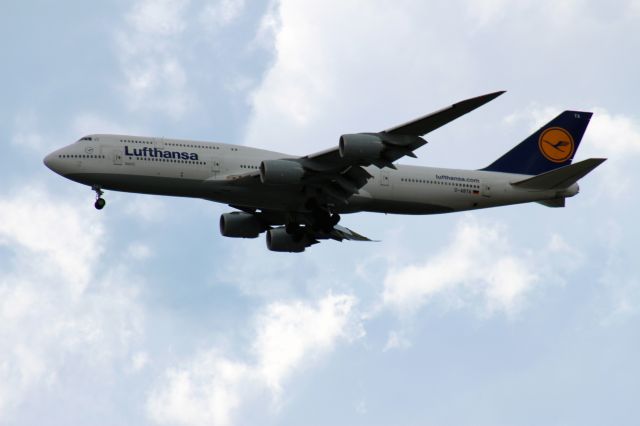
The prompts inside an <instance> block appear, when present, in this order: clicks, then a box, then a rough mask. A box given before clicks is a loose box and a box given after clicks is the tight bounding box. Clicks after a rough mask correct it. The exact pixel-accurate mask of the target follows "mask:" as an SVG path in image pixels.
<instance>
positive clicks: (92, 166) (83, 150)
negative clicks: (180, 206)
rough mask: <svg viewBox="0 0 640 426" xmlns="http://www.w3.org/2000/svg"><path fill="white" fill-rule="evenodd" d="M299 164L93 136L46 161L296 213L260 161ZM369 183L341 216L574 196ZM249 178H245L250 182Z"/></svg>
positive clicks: (436, 177) (246, 152)
mask: <svg viewBox="0 0 640 426" xmlns="http://www.w3.org/2000/svg"><path fill="white" fill-rule="evenodd" d="M281 158H294V157H293V156H290V155H286V154H281V153H278V152H273V151H267V150H262V149H256V148H249V147H245V146H239V145H230V144H223V143H210V142H198V141H189V140H179V139H164V138H147V137H136V136H125V135H91V136H88V137H85V138H83V139H81V140H80V141H78V142H75V143H73V144H71V145H69V146H66V147H64V148H62V149H59V150H57V151H55V152H53V153H51V154H50V155H48V156H47V157H46V159H45V163H46V164H47V166H48V167H49V168H51V169H52V170H54V171H55V172H57V173H59V174H60V175H62V176H64V177H67V178H69V179H71V180H74V181H77V182H80V183H83V184H86V185H91V186H95V187H98V188H101V189H110V190H117V191H125V192H136V193H146V194H157V195H171V196H183V197H196V198H203V199H207V200H211V201H217V202H221V203H226V204H230V205H232V206H239V207H247V208H256V209H269V210H279V211H296V210H297V209H299V208H300V203H301V202H302V200H301V197H300V195H299V191H296V190H295V188H292V189H291V190H290V191H283V188H282V186H278V185H273V186H269V185H265V184H262V183H261V182H260V179H259V178H256V179H238V177H239V176H243V175H247V174H251V173H253V174H257V172H258V167H259V166H260V163H261V161H263V160H270V159H281ZM367 171H368V172H369V173H370V174H371V176H372V178H371V179H369V181H368V182H367V184H366V185H365V186H364V187H362V188H361V189H360V191H359V192H358V193H357V194H356V195H354V196H352V197H351V198H350V199H349V203H348V204H347V205H346V206H341V207H336V211H337V212H341V213H351V212H357V211H372V212H383V213H400V214H433V213H447V212H453V211H463V210H472V209H481V208H487V207H494V206H502V205H508V204H518V203H525V202H531V201H544V200H550V199H555V198H559V197H568V196H573V195H575V194H576V193H577V192H578V186H577V185H576V184H574V185H572V186H571V187H569V188H568V189H564V190H562V191H560V192H559V191H557V190H551V191H549V190H545V191H540V190H530V189H523V188H518V187H514V186H512V185H511V183H513V182H516V181H520V180H522V179H524V178H526V176H525V175H518V174H508V173H497V172H487V171H481V170H456V169H442V168H432V167H417V166H402V165H399V166H397V170H393V169H388V168H384V169H379V168H377V167H374V166H370V167H368V168H367ZM245 177H246V176H245Z"/></svg>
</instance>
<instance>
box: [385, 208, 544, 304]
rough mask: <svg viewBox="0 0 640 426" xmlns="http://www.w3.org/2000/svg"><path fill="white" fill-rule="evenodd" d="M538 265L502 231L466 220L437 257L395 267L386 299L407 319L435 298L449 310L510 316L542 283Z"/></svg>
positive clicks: (466, 218)
mask: <svg viewBox="0 0 640 426" xmlns="http://www.w3.org/2000/svg"><path fill="white" fill-rule="evenodd" d="M536 266H537V265H536V264H535V262H534V259H533V256H532V255H531V254H530V253H528V252H527V251H525V250H520V251H516V250H514V248H513V247H512V244H511V242H510V241H509V239H508V237H507V232H506V230H505V229H504V228H501V227H500V226H496V225H484V224H481V223H479V222H477V221H476V220H474V219H473V218H472V217H471V216H466V217H465V219H463V220H461V221H460V222H459V224H458V226H457V228H456V231H455V233H454V236H453V239H452V241H451V243H450V244H449V245H447V246H446V247H444V248H442V249H441V250H439V252H438V253H435V254H432V255H430V256H429V258H427V259H426V260H424V261H422V262H418V263H415V264H411V265H406V266H396V267H393V268H391V269H390V270H389V271H388V273H387V275H386V277H385V281H384V292H383V296H382V299H383V303H384V305H386V306H388V307H390V308H392V309H394V310H396V311H397V312H399V313H401V314H403V315H405V314H412V313H414V312H416V311H417V310H418V309H420V308H421V307H422V306H424V305H425V304H427V303H429V302H430V301H432V300H434V299H436V298H439V299H438V300H442V301H443V302H444V304H445V306H446V307H448V308H461V307H465V306H472V307H473V305H474V304H477V303H479V304H481V305H482V307H481V310H482V311H483V312H484V313H488V314H490V313H492V312H496V311H502V312H505V313H507V314H512V313H514V312H516V311H517V310H518V309H519V308H520V306H521V304H522V301H523V300H522V299H523V297H524V296H525V294H526V293H527V292H528V291H530V289H531V288H532V287H533V285H534V284H535V283H536V282H537V281H538V280H539V279H540V277H539V275H538V272H537V271H538V268H537V267H536ZM478 300H479V302H478Z"/></svg>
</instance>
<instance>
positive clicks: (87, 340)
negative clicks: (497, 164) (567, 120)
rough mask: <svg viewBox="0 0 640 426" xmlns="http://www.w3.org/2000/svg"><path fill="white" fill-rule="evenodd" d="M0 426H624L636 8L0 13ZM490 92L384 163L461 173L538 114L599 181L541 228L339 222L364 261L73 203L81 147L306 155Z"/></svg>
mask: <svg viewBox="0 0 640 426" xmlns="http://www.w3.org/2000/svg"><path fill="white" fill-rule="evenodd" d="M0 24H1V25H0V34H1V35H2V37H0V47H1V51H2V53H3V58H4V60H3V67H2V69H1V70H0V78H1V79H2V81H3V82H4V84H3V96H2V101H0V135H1V138H0V140H1V141H2V142H1V143H2V148H3V155H2V156H1V157H0V170H2V172H1V173H2V181H3V185H2V187H1V188H0V424H18V425H20V424H40V423H42V422H43V421H46V422H47V423H48V424H69V423H71V424H79V423H91V424H105V425H113V424H150V425H153V424H160V425H165V424H167V425H173V424H176V425H203V424H216V425H236V424H240V425H242V424H256V423H260V424H291V425H299V424H311V425H325V424H344V425H347V424H348V425H354V424H363V425H365V424H366V425H389V424H408V425H418V424H419V425H429V424H434V425H435V424H438V425H441V424H456V425H466V424H469V425H471V424H473V425H514V424H516V425H538V424H558V425H560V424H563V425H564V424H567V425H573V424H581V425H584V424H587V425H589V424H593V425H601V424H622V425H624V424H635V423H637V418H638V408H637V402H638V396H637V395H638V390H639V389H638V382H639V380H640V369H639V368H638V364H637V359H638V354H639V353H640V340H639V338H640V335H639V334H638V329H639V325H640V319H639V316H638V315H639V313H640V266H639V264H638V262H637V252H638V250H637V241H638V240H639V239H640V232H639V231H638V226H637V213H636V212H637V210H638V207H639V206H638V201H637V197H635V181H636V180H638V179H640V172H638V168H637V166H636V164H637V162H638V160H640V115H639V113H638V108H637V99H638V95H639V94H640V92H639V90H638V85H637V75H638V69H639V62H638V58H637V55H636V54H635V53H636V52H638V51H640V33H638V30H637V28H638V26H639V24H640V3H639V2H638V1H637V0H626V1H623V0H620V1H614V2H607V3H606V4H605V3H603V2H596V1H580V0H570V1H565V2H552V1H529V0H523V1H518V2H510V1H506V0H491V1H482V2H480V1H470V0H455V1H450V2H420V1H411V0H403V1H399V2H394V3H393V4H391V3H388V2H382V1H370V2H366V3H363V2H345V1H327V2H322V3H319V2H308V1H289V0H281V1H279V2H278V1H269V2H257V1H256V2H246V1H243V0H220V1H211V2H205V1H196V0H159V1H151V0H135V1H130V2H125V1H111V2H99V3H91V4H89V3H87V2H79V1H67V2H62V3H60V2H53V1H45V0H40V1H32V2H4V3H3V4H2V5H0ZM502 89H506V90H508V93H507V94H506V95H504V96H502V97H500V98H499V99H497V100H495V101H494V102H492V103H491V104H489V105H487V106H485V107H483V108H481V109H480V110H478V111H475V112H473V113H472V114H470V115H468V116H465V117H463V118H461V119H460V120H458V121H456V122H455V123H452V124H450V125H449V126H447V127H445V128H442V129H439V130H437V131H436V132H433V133H432V134H430V135H427V138H426V139H427V140H428V141H429V142H430V143H429V144H428V145H427V146H425V147H423V148H421V149H420V150H419V151H418V152H417V154H418V157H419V158H418V159H415V160H414V159H408V160H404V161H403V163H408V164H418V165H432V166H443V167H460V168H480V167H483V166H485V165H487V164H489V163H490V162H491V161H493V160H494V159H495V158H497V157H498V156H499V155H501V154H502V153H504V152H505V151H507V150H508V149H509V148H510V147H512V146H513V145H515V144H516V143H517V142H519V141H520V140H522V139H523V138H524V137H526V136H527V135H528V134H530V133H531V132H532V131H533V130H534V129H535V128H536V127H537V126H539V125H540V124H542V123H544V122H546V121H548V120H549V119H550V118H552V117H553V116H554V115H555V114H556V113H558V112H559V111H562V110H564V109H579V110H591V111H594V112H595V115H594V118H593V119H592V121H591V124H590V126H589V128H588V130H587V134H586V136H585V139H584V140H583V143H582V145H581V147H580V151H578V154H577V157H578V158H580V159H583V158H588V157H607V158H609V160H608V161H607V162H606V163H605V164H603V165H602V166H601V167H600V168H598V169H597V170H596V171H595V172H594V173H592V174H591V175H589V176H588V177H586V178H585V179H583V180H582V181H581V193H580V194H579V195H578V196H577V197H575V198H573V199H570V200H569V201H568V203H567V207H566V208H565V209H549V208H545V207H542V206H539V205H524V206H513V207H507V208H500V209H489V210H484V211H478V212H473V213H463V214H452V215H443V216H431V217H428V216H424V217H405V216H390V215H389V216H385V215H375V214H358V215H349V216H347V217H344V218H343V222H342V223H343V224H344V225H346V226H349V227H351V228H354V229H355V230H357V231H358V232H361V233H363V234H364V235H367V236H370V237H372V238H376V239H380V240H382V241H381V242H379V243H371V244H363V243H361V244H358V243H343V244H339V243H335V242H326V243H323V244H321V245H318V246H314V247H313V248H312V249H310V250H308V251H307V252H305V253H303V254H300V255H290V254H281V253H272V252H269V251H267V250H266V247H265V243H264V240H263V239H262V238H260V239H257V240H235V239H225V238H222V237H221V236H220V235H219V233H218V230H217V222H218V217H219V215H220V214H221V213H223V212H226V211H229V210H230V208H229V207H227V206H224V205H218V204H214V203H209V202H205V201H202V200H188V199H176V198H161V197H151V196H144V195H135V194H121V193H116V192H108V193H107V194H106V199H107V202H108V205H107V208H106V209H105V210H103V211H101V212H97V211H96V210H95V209H94V208H93V193H92V192H91V191H90V190H89V189H88V188H86V187H83V186H81V185H77V184H74V183H72V182H70V181H66V180H64V179H62V178H60V177H59V176H57V175H55V174H53V173H51V172H50V171H49V170H47V169H46V168H45V167H44V166H43V165H42V158H43V157H44V155H45V154H46V153H48V152H50V151H52V150H54V149H56V148H58V147H61V146H63V145H67V144H69V143H71V142H72V141H74V140H77V139H78V138H79V137H80V136H82V135H84V134H88V133H109V132H114V133H115V132H118V133H128V134H140V135H150V136H165V137H177V138H186V139H200V140H214V141H222V142H228V143H238V144H247V145H252V146H258V147H261V148H267V149H273V150H277V151H284V152H288V153H292V154H306V153H311V152H314V151H317V150H320V149H323V148H327V147H331V146H334V145H335V144H336V143H337V140H338V136H339V135H340V134H342V133H348V132H359V131H376V130H380V129H384V128H387V127H389V126H392V125H395V124H398V123H401V122H404V121H407V120H408V119H411V118H413V117H416V116H419V115H422V114H425V113H427V112H431V111H432V110H435V109H438V108H440V107H443V106H446V105H449V104H451V103H452V102H455V101H458V100H462V99H465V98H467V97H471V96H476V95H480V94H483V93H487V92H491V91H495V90H502Z"/></svg>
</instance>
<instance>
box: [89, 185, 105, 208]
mask: <svg viewBox="0 0 640 426" xmlns="http://www.w3.org/2000/svg"><path fill="white" fill-rule="evenodd" d="M91 189H92V190H93V191H95V193H96V202H95V203H94V204H93V207H95V208H96V209H98V210H102V209H103V208H104V206H105V205H106V204H107V202H106V201H105V200H104V198H102V194H104V192H102V189H100V187H99V186H97V185H94V186H92V187H91Z"/></svg>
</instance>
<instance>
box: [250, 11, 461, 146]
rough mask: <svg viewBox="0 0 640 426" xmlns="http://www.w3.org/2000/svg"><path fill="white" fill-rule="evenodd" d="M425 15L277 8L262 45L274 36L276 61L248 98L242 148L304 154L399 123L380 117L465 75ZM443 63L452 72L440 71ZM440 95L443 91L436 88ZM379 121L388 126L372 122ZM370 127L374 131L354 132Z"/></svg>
mask: <svg viewBox="0 0 640 426" xmlns="http://www.w3.org/2000/svg"><path fill="white" fill-rule="evenodd" d="M410 3H412V2H410ZM413 9H416V10H413ZM429 9H430V7H429V6H424V5H418V4H417V3H415V4H412V5H411V6H410V7H406V8H400V7H396V6H395V5H393V6H392V5H390V4H388V3H384V2H374V3H372V4H368V7H366V8H363V7H361V6H360V5H356V4H353V3H349V2H330V3H326V2H325V3H317V2H310V1H296V2H292V1H282V2H279V4H278V7H277V8H273V9H272V10H271V12H270V13H269V14H268V15H267V16H266V17H265V19H263V23H262V30H261V32H260V34H263V35H262V36H260V38H267V39H268V40H271V38H270V37H266V36H264V35H265V34H266V35H268V34H270V33H273V34H274V38H275V41H274V50H275V61H274V64H273V66H272V67H271V68H270V69H269V71H268V72H267V74H266V76H265V78H264V79H263V81H262V84H261V86H260V87H259V88H258V90H256V91H255V92H254V93H253V96H252V97H251V102H252V104H253V106H254V114H253V116H252V119H251V123H250V124H249V127H248V131H247V137H246V143H247V144H249V145H258V146H265V145H266V144H267V143H268V145H269V147H271V148H273V149H278V150H287V151H292V152H297V153H301V154H302V153H306V152H308V151H309V150H312V149H320V148H324V147H326V146H327V144H330V143H336V142H337V135H338V134H339V133H338V132H339V131H344V132H346V131H367V130H377V129H378V128H379V127H384V126H387V125H393V124H396V123H395V122H394V117H393V116H394V115H395V114H392V115H389V114H385V112H387V113H388V112H389V109H388V108H387V107H388V106H389V105H395V106H397V107H398V108H399V109H405V108H408V107H411V105H412V104H411V102H419V101H420V99H417V98H416V99H413V100H412V101H409V100H407V97H406V96H405V95H406V94H407V93H415V92H420V93H421V95H420V98H422V99H424V98H423V97H424V96H429V95H430V94H433V93H434V91H436V90H435V89H434V87H435V86H434V85H433V84H430V83H429V82H430V81H431V82H433V81H438V82H441V81H446V79H445V78H444V76H445V75H450V76H451V75H452V74H456V75H457V74H458V73H459V72H462V71H463V70H464V69H465V68H464V65H465V63H464V62H465V61H464V59H463V58H460V57H458V55H457V54H456V53H455V49H442V48H441V44H440V37H439V36H438V35H437V31H436V29H432V28H431V27H430V26H428V25H427V26H425V21H424V19H422V18H424V16H427V15H428V12H429ZM390 29H392V30H390ZM346 34H348V39H345V35H346ZM451 42H452V43H456V42H457V41H456V40H451ZM408 46H420V50H419V51H416V50H413V49H411V48H408ZM405 47H407V48H405ZM388 58H393V60H388ZM443 63H456V64H457V67H455V68H454V69H451V68H447V69H446V70H445V69H444V68H443V67H442V66H441V64H443ZM449 81H450V80H449ZM440 90H446V88H445V87H443V86H441V85H439V86H438V91H440ZM403 98H404V101H400V99H403ZM396 102H397V105H396V104H395V103H396ZM395 109H397V108H394V110H395ZM411 111H412V112H411V113H412V114H417V113H416V111H421V110H420V109H411ZM372 114H373V115H374V116H373V117H371V115H372ZM378 117H385V119H384V121H382V120H380V121H376V120H374V119H373V118H378ZM406 118H407V117H406V116H405V115H396V120H406ZM367 123H368V124H369V125H375V127H374V128H372V129H371V128H359V127H358V126H359V125H365V124H367Z"/></svg>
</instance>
